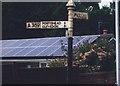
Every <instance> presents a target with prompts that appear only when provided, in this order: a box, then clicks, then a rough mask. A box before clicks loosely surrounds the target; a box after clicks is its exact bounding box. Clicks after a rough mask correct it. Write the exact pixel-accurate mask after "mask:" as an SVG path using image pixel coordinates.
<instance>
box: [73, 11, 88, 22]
mask: <svg viewBox="0 0 120 86" xmlns="http://www.w3.org/2000/svg"><path fill="white" fill-rule="evenodd" d="M73 18H76V19H86V20H88V13H85V12H74V13H73Z"/></svg>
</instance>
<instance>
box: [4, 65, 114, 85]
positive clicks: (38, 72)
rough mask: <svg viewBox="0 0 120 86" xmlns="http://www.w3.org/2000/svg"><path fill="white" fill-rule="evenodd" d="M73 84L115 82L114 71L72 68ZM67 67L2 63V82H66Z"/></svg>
mask: <svg viewBox="0 0 120 86" xmlns="http://www.w3.org/2000/svg"><path fill="white" fill-rule="evenodd" d="M72 74H73V75H72V76H73V84H115V71H111V72H96V73H80V69H79V68H76V67H74V68H73V73H72ZM66 76H67V69H66V68H65V67H64V68H19V67H17V66H16V67H14V66H13V65H3V67H2V83H3V84H66Z"/></svg>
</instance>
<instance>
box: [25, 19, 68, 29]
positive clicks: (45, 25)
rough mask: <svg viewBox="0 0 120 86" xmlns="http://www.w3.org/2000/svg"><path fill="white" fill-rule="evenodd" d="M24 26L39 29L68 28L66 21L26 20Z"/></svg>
mask: <svg viewBox="0 0 120 86" xmlns="http://www.w3.org/2000/svg"><path fill="white" fill-rule="evenodd" d="M26 28H28V29H33V28H40V29H51V28H52V29H55V28H68V21H41V22H27V23H26Z"/></svg>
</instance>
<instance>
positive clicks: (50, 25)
mask: <svg viewBox="0 0 120 86" xmlns="http://www.w3.org/2000/svg"><path fill="white" fill-rule="evenodd" d="M66 7H67V10H68V21H41V22H27V23H26V28H27V29H38V28H40V29H57V28H68V62H67V63H68V66H67V84H72V81H73V80H72V61H73V49H72V45H73V19H74V18H75V19H86V20H87V19H88V13H85V12H76V11H75V12H74V11H73V10H74V7H75V4H74V2H73V0H68V3H67V4H66Z"/></svg>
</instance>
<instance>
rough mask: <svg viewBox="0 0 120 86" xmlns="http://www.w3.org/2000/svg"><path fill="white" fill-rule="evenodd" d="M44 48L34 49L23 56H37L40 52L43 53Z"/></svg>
mask: <svg viewBox="0 0 120 86" xmlns="http://www.w3.org/2000/svg"><path fill="white" fill-rule="evenodd" d="M46 48H47V47H36V48H34V49H33V50H31V51H29V52H28V53H26V54H25V56H36V55H37V54H39V53H40V52H41V51H43V50H44V49H46Z"/></svg>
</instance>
